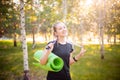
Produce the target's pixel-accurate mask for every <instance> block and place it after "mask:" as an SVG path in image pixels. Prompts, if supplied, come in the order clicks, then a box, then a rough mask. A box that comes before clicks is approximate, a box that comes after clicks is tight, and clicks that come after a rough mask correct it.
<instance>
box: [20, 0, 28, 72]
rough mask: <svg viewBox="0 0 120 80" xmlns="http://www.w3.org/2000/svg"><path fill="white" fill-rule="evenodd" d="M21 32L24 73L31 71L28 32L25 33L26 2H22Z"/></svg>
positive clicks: (21, 0)
mask: <svg viewBox="0 0 120 80" xmlns="http://www.w3.org/2000/svg"><path fill="white" fill-rule="evenodd" d="M20 21H21V24H20V30H21V38H22V49H23V63H24V65H23V66H24V71H29V66H28V50H27V42H26V31H25V13H24V1H23V0H20Z"/></svg>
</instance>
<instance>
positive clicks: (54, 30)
mask: <svg viewBox="0 0 120 80" xmlns="http://www.w3.org/2000/svg"><path fill="white" fill-rule="evenodd" d="M58 24H64V25H65V23H64V22H56V23H55V24H53V26H52V28H53V35H54V36H55V32H56V26H57V25H58ZM65 26H66V25H65Z"/></svg>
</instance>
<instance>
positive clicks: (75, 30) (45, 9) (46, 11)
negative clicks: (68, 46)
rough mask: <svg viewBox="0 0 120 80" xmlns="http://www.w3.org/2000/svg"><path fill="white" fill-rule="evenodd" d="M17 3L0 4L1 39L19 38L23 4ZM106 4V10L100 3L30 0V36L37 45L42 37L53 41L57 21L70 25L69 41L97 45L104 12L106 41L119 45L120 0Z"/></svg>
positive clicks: (27, 7)
mask: <svg viewBox="0 0 120 80" xmlns="http://www.w3.org/2000/svg"><path fill="white" fill-rule="evenodd" d="M13 1H14V0H7V1H4V0H1V1H0V6H1V7H0V16H1V18H0V36H2V35H8V33H9V35H8V36H16V35H17V36H18V35H19V8H18V7H19V3H15V2H13ZM104 1H105V2H104ZM104 1H102V2H104V3H105V7H103V6H102V5H99V6H98V4H99V1H97V0H74V1H72V0H26V2H25V22H26V25H25V29H26V31H27V35H29V34H30V35H31V34H32V35H33V44H35V40H36V39H35V38H36V37H38V36H42V37H43V38H44V40H45V41H49V40H50V39H51V38H52V37H51V27H52V24H53V23H54V22H56V21H64V22H65V23H66V25H67V26H68V30H69V38H71V39H72V40H74V41H75V42H78V43H82V42H85V41H93V42H94V40H95V39H97V38H98V35H99V27H98V23H99V12H100V10H101V13H102V14H105V15H104V16H102V17H103V19H102V23H103V25H102V26H103V27H104V28H103V32H104V33H105V36H104V40H106V39H107V41H108V42H112V40H114V43H116V42H117V40H118V39H120V20H119V19H120V0H104ZM103 9H104V10H103ZM37 33H39V34H40V35H37ZM88 35H89V36H88ZM14 39H16V38H15V37H14ZM83 40H85V41H83ZM98 42H99V41H98Z"/></svg>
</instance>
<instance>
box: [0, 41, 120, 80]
mask: <svg viewBox="0 0 120 80" xmlns="http://www.w3.org/2000/svg"><path fill="white" fill-rule="evenodd" d="M44 46H45V43H44V44H43V43H37V46H36V48H35V49H32V44H31V43H28V52H29V67H30V72H29V73H30V78H31V80H45V77H46V74H47V71H44V70H42V69H41V68H39V67H36V66H34V65H33V64H32V63H33V62H34V59H33V54H34V52H35V51H36V50H38V49H43V48H44ZM85 48H86V50H87V52H86V54H85V55H84V56H83V57H82V58H81V59H80V60H79V61H78V62H77V63H75V64H73V65H71V76H72V79H73V80H120V45H105V59H104V60H101V59H100V53H99V45H86V46H85ZM79 51H80V49H79V48H78V47H75V52H74V55H75V54H76V53H78V52H79ZM22 77H23V55H22V49H21V44H20V43H19V42H18V47H13V43H12V41H0V80H22Z"/></svg>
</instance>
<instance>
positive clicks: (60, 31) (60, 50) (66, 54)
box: [40, 22, 86, 80]
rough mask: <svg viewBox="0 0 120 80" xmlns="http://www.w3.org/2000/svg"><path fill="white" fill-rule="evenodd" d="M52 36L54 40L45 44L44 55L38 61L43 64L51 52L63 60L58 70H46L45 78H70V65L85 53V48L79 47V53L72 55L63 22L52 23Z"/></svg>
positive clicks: (64, 79)
mask: <svg viewBox="0 0 120 80" xmlns="http://www.w3.org/2000/svg"><path fill="white" fill-rule="evenodd" d="M53 30H54V36H55V37H56V38H57V39H56V40H55V41H51V42H49V43H48V45H47V46H46V49H45V51H44V55H43V56H42V58H41V59H40V63H41V64H43V65H45V64H46V63H47V60H48V55H49V54H50V53H51V52H53V53H54V54H55V55H57V56H59V57H61V58H62V59H63V61H64V66H63V68H62V70H61V71H59V72H52V71H48V75H47V80H71V77H70V71H69V69H70V65H71V64H73V63H74V62H77V60H78V59H79V58H80V57H81V56H82V55H83V54H84V53H85V51H86V50H85V49H83V48H82V49H81V51H80V53H79V54H78V55H76V56H74V57H72V52H73V47H72V44H70V43H68V42H67V40H66V37H67V35H68V30H67V27H66V25H65V24H64V23H63V22H57V23H56V24H54V25H53Z"/></svg>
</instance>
